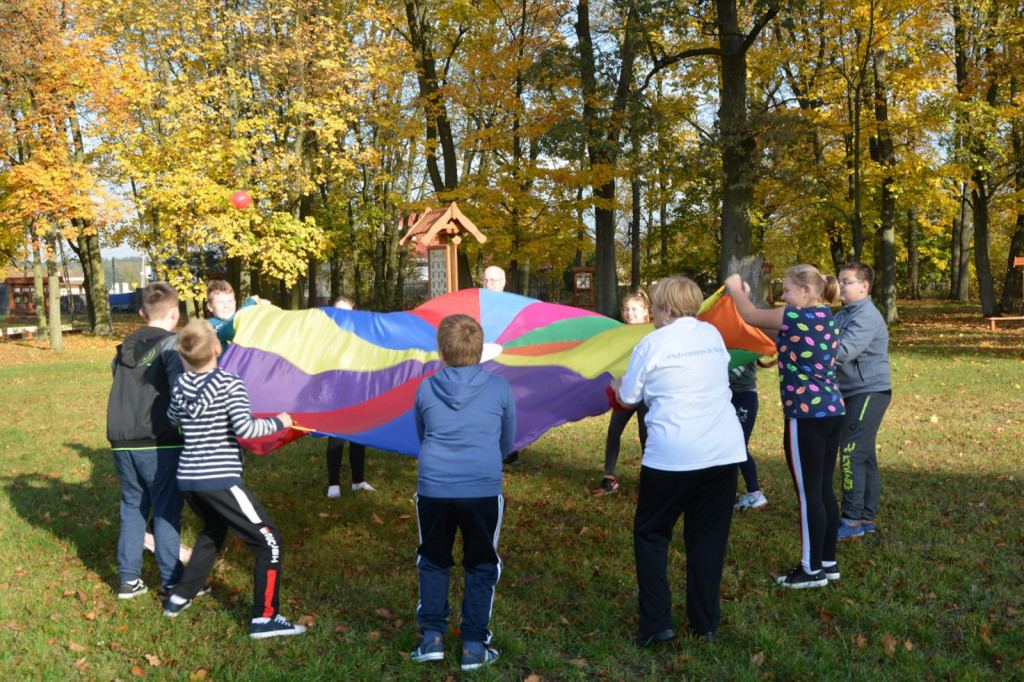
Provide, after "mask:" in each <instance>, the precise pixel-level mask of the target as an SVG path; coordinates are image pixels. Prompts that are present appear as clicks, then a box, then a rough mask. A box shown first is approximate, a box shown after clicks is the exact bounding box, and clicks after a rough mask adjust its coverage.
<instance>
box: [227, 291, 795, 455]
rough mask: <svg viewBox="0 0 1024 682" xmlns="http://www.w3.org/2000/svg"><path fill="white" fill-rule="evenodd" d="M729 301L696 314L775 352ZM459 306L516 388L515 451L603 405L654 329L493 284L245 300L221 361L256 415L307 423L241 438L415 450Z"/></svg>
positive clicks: (739, 341)
mask: <svg viewBox="0 0 1024 682" xmlns="http://www.w3.org/2000/svg"><path fill="white" fill-rule="evenodd" d="M731 306H732V299H731V298H730V297H729V296H721V293H720V292H719V293H718V294H716V295H715V296H713V297H711V298H709V299H708V301H707V302H706V304H705V307H706V308H708V309H709V310H708V312H706V313H703V314H702V315H701V317H702V319H703V318H705V317H706V316H708V315H711V314H712V313H714V314H715V316H717V317H718V318H721V319H709V320H708V321H709V322H712V324H715V325H716V326H717V327H718V328H719V330H720V331H722V335H723V338H724V339H725V342H726V346H727V347H729V349H730V353H731V354H732V356H733V361H732V364H733V365H736V364H742V363H745V362H749V361H750V360H752V359H754V358H756V357H758V356H761V355H770V354H771V353H773V352H774V350H775V345H774V343H772V341H770V340H769V339H768V338H767V337H766V336H764V334H762V333H761V332H760V331H758V330H756V329H753V328H752V327H748V326H746V325H744V324H743V322H742V320H740V319H739V316H738V315H736V313H735V308H731ZM455 313H463V314H466V315H470V316H471V317H473V318H474V319H476V320H477V321H479V322H480V325H481V327H483V330H484V342H485V344H486V345H485V349H484V362H483V366H484V367H485V368H486V369H487V370H488V371H490V372H492V373H494V374H497V375H500V376H503V377H505V378H506V379H508V381H509V383H510V384H511V385H512V393H513V395H514V396H515V401H516V417H517V424H518V427H517V430H516V438H515V448H516V449H519V448H523V447H525V446H527V445H529V444H530V443H532V442H533V441H535V440H537V439H538V438H539V437H540V436H541V435H543V434H544V432H545V431H547V430H548V429H550V428H552V427H555V426H558V425H560V424H564V423H565V422H568V421H575V420H578V419H582V418H584V417H589V416H593V415H597V414H601V413H602V412H604V411H606V410H607V409H608V399H607V396H606V394H605V388H606V387H607V386H608V383H609V382H610V381H611V378H612V377H613V376H621V375H622V374H623V373H624V372H625V370H626V365H627V364H628V362H629V356H630V353H631V352H632V350H633V347H634V346H635V345H636V343H637V342H638V341H639V340H640V339H641V338H642V337H643V336H644V335H645V334H647V333H648V332H649V331H650V330H651V326H650V325H636V326H628V325H623V324H621V323H619V322H616V321H615V320H612V319H610V318H607V317H604V316H603V315H598V314H596V313H592V312H589V311H586V310H581V309H579V308H573V307H571V306H563V305H557V304H553V303H544V302H541V301H537V300H535V299H532V298H526V297H525V296H518V295H516V294H508V293H497V292H493V291H488V290H486V289H465V290H463V291H457V292H454V293H451V294H447V295H445V296H440V297H438V298H435V299H433V300H431V301H429V302H427V303H425V304H424V305H422V306H420V307H418V308H416V309H415V310H412V311H409V312H399V313H373V312H368V311H362V310H339V309H335V308H317V309H313V310H301V311H284V310H280V309H277V308H274V307H270V306H250V307H249V308H245V309H243V310H240V311H239V313H238V314H237V315H236V317H235V320H234V324H235V336H234V342H233V343H232V345H231V346H230V347H229V348H228V351H227V353H225V355H224V356H223V359H222V360H221V367H223V368H224V369H226V370H228V371H230V372H234V373H236V374H238V375H239V376H241V377H242V379H243V380H244V381H245V384H246V387H247V388H248V391H249V397H250V400H251V401H252V408H253V412H255V413H256V414H257V415H261V416H264V415H272V414H277V413H279V412H288V413H289V414H291V415H292V418H293V419H294V420H295V422H296V424H298V425H299V426H301V427H303V428H304V429H306V430H305V431H304V430H300V429H293V430H291V431H289V432H283V433H278V434H275V435H273V436H270V437H268V438H264V439H257V440H250V441H243V443H242V445H243V447H245V448H246V449H248V450H251V451H253V452H257V453H266V452H269V451H271V450H273V449H274V448H276V447H279V446H281V445H283V444H284V443H286V442H288V441H291V440H295V439H296V438H299V437H301V436H302V435H303V434H304V433H306V432H307V431H311V432H313V433H314V435H333V436H339V437H342V438H345V439H347V440H351V441H355V442H358V443H364V444H366V445H369V446H372V447H376V448H381V449H384V450H394V451H397V452H403V453H405V454H409V455H416V454H417V453H418V452H419V442H418V441H417V439H416V429H415V426H414V424H413V416H412V408H413V402H414V399H415V396H416V389H417V387H418V386H419V384H420V382H421V381H423V380H424V379H425V378H427V377H429V376H430V375H431V374H433V373H434V372H436V371H437V370H438V369H439V368H440V366H441V363H440V362H439V360H438V356H437V338H436V337H437V325H438V324H439V323H440V321H441V320H442V319H444V318H445V317H447V316H448V315H453V314H455Z"/></svg>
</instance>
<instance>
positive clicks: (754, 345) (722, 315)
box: [697, 289, 775, 356]
mask: <svg viewBox="0 0 1024 682" xmlns="http://www.w3.org/2000/svg"><path fill="white" fill-rule="evenodd" d="M721 291H722V290H721V289H720V290H719V292H721ZM697 319H699V320H703V321H704V322H709V323H711V324H713V325H715V327H716V328H717V329H718V332H719V333H720V334H721V335H722V340H723V341H725V347H726V348H732V349H741V350H748V351H751V352H754V353H759V354H761V355H769V356H770V355H773V354H774V353H775V342H774V341H773V340H771V339H769V338H768V337H767V336H766V335H765V333H764V332H763V331H761V330H760V329H758V328H757V327H752V326H750V325H749V324H747V323H746V322H744V321H743V318H742V317H740V313H739V311H738V310H736V303H735V302H734V301H733V300H732V296H730V295H728V294H719V298H718V300H717V301H715V303H714V305H712V306H711V308H710V309H708V310H707V311H705V312H703V313H701V314H700V315H698V316H697Z"/></svg>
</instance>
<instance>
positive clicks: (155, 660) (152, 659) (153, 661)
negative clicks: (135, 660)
mask: <svg viewBox="0 0 1024 682" xmlns="http://www.w3.org/2000/svg"><path fill="white" fill-rule="evenodd" d="M146 662H147V663H149V664H150V665H151V666H153V667H154V668H159V667H160V666H161V665H162V664H163V661H161V660H160V657H159V656H157V655H156V654H146Z"/></svg>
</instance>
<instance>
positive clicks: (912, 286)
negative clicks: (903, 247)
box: [907, 206, 921, 301]
mask: <svg viewBox="0 0 1024 682" xmlns="http://www.w3.org/2000/svg"><path fill="white" fill-rule="evenodd" d="M919 223H920V218H919V217H918V214H917V208H916V207H914V206H911V207H910V208H908V209H907V297H908V298H910V299H912V300H915V301H916V300H919V299H920V298H921V281H920V274H919V254H918V252H917V249H918V246H917V242H918V234H919V231H918V227H919Z"/></svg>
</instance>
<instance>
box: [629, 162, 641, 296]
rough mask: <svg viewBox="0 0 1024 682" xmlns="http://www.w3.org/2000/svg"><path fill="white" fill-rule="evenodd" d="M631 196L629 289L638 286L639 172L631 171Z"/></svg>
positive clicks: (634, 288) (632, 289)
mask: <svg viewBox="0 0 1024 682" xmlns="http://www.w3.org/2000/svg"><path fill="white" fill-rule="evenodd" d="M630 186H631V189H632V196H633V202H632V203H633V212H632V213H633V215H632V218H631V220H630V221H629V253H630V256H631V258H630V264H629V265H630V267H629V290H630V291H636V290H637V289H639V288H640V174H639V172H638V171H634V172H633V178H632V180H631V181H630Z"/></svg>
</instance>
